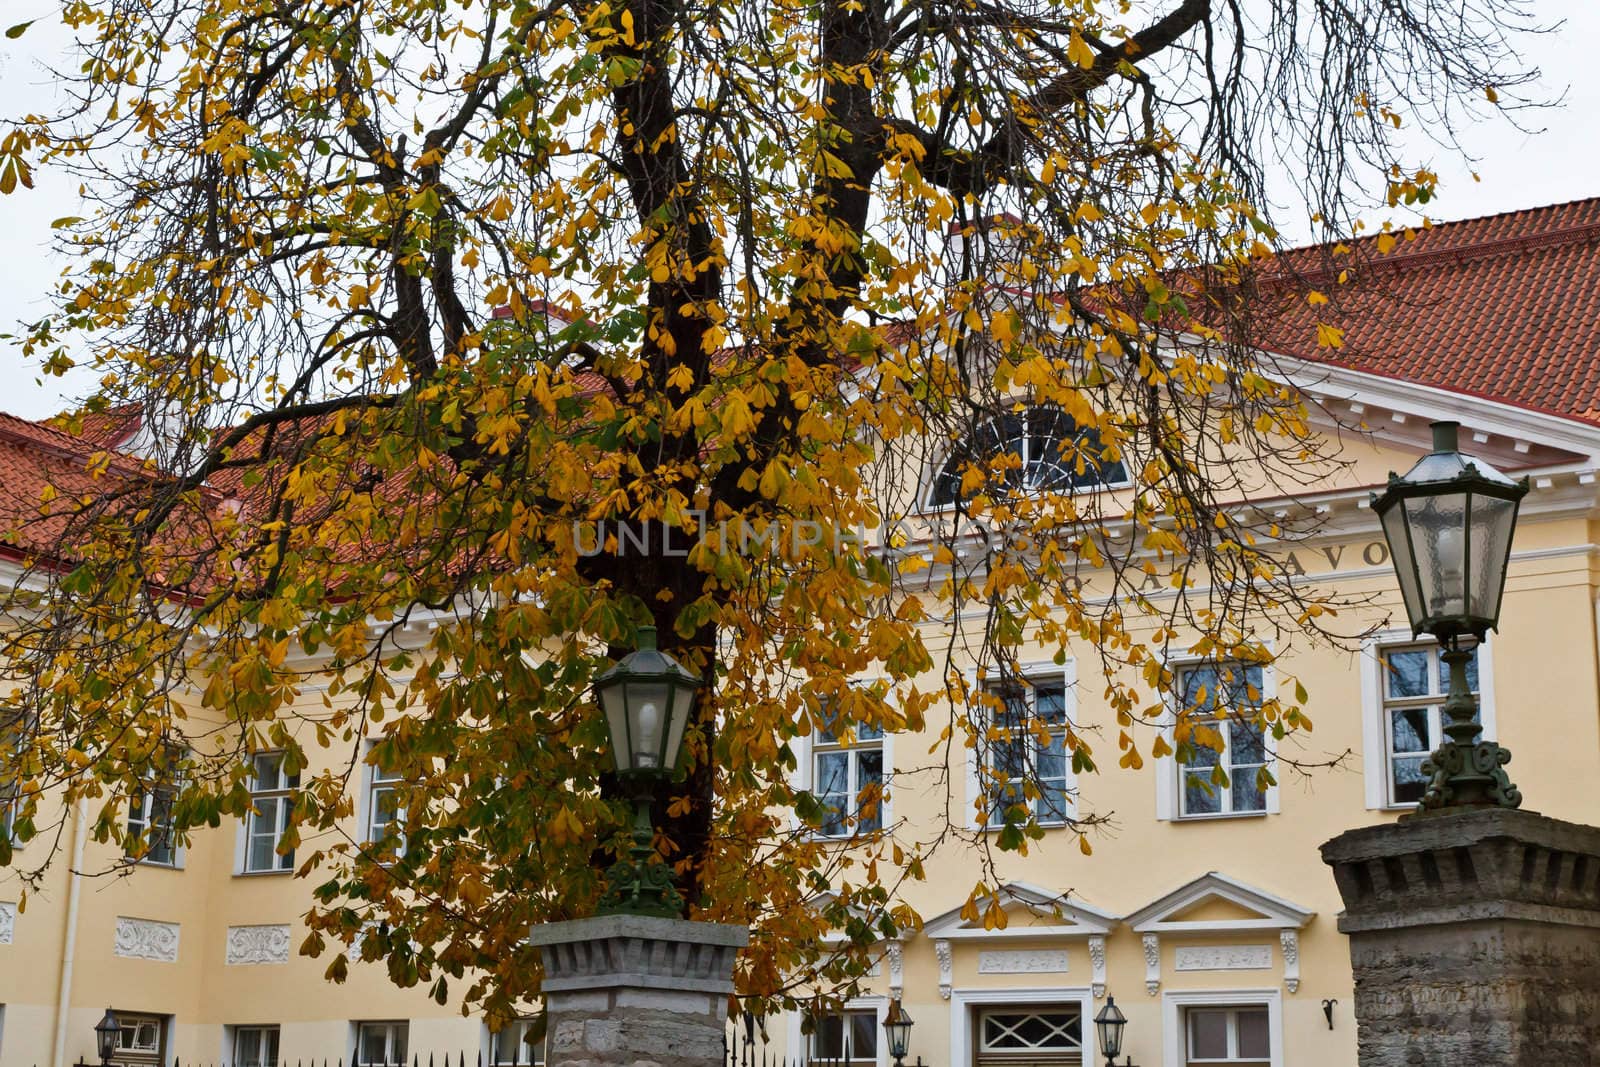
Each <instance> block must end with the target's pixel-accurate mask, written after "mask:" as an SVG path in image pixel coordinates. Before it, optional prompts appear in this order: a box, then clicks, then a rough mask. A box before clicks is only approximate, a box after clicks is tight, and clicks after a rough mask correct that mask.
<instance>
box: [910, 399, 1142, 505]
mask: <svg viewBox="0 0 1600 1067" xmlns="http://www.w3.org/2000/svg"><path fill="white" fill-rule="evenodd" d="M1103 447H1104V446H1103V445H1102V444H1101V443H1100V434H1099V433H1098V432H1096V431H1095V430H1084V429H1080V428H1079V426H1078V424H1077V423H1076V422H1074V421H1073V420H1072V417H1071V416H1070V415H1068V414H1067V413H1066V412H1064V411H1062V410H1061V409H1060V408H1056V407H1048V406H1039V407H1031V408H1028V409H1027V410H1025V411H1018V412H1010V413H1007V414H1004V415H997V416H995V417H994V418H992V419H990V420H989V421H987V422H985V423H984V424H983V425H982V426H980V427H979V429H978V432H977V434H976V436H975V437H974V439H973V440H972V441H969V442H968V443H967V444H965V445H963V446H960V447H958V448H956V449H955V450H954V451H953V452H951V454H950V458H949V459H947V460H945V462H944V466H943V467H942V468H941V469H940V471H939V475H938V477H937V478H935V479H934V483H933V492H932V493H931V494H930V496H929V498H928V503H929V505H930V506H932V507H940V506H943V505H946V504H954V503H955V502H956V501H957V500H958V499H960V497H961V476H962V473H963V472H964V471H965V469H966V468H967V467H968V466H969V465H971V464H973V463H975V462H976V463H979V464H986V463H989V462H990V461H992V460H993V459H994V458H995V457H997V456H1004V455H1014V456H1017V457H1018V458H1019V459H1020V460H1021V464H1020V465H1019V466H1016V467H1013V468H1012V469H1010V470H1008V471H1006V474H1005V485H1006V490H1007V491H1008V492H1012V493H1032V492H1052V491H1055V492H1060V491H1064V490H1070V489H1090V488H1097V487H1103V486H1109V485H1121V484H1123V483H1125V482H1127V480H1128V472H1127V469H1126V468H1125V467H1124V466H1123V465H1122V461H1121V460H1116V459H1113V460H1108V459H1105V458H1103V457H1102V455H1101V452H1102V451H1103ZM1080 464H1081V469H1080ZM996 488H997V487H995V486H994V484H993V483H992V482H991V483H990V488H989V491H990V492H991V493H992V492H994V491H995V490H996Z"/></svg>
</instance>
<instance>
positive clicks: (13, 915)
mask: <svg viewBox="0 0 1600 1067" xmlns="http://www.w3.org/2000/svg"><path fill="white" fill-rule="evenodd" d="M16 932H17V906H16V905H15V904H8V903H6V902H5V901H3V900H0V945H9V944H11V938H12V937H13V936H14V935H15V934H16Z"/></svg>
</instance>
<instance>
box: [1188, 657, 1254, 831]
mask: <svg viewBox="0 0 1600 1067" xmlns="http://www.w3.org/2000/svg"><path fill="white" fill-rule="evenodd" d="M1177 684H1178V699H1179V701H1180V702H1181V704H1182V706H1183V707H1184V708H1185V709H1195V710H1194V711H1193V712H1191V714H1192V715H1193V717H1192V718H1191V719H1190V720H1189V721H1190V722H1191V723H1192V724H1194V725H1196V726H1199V727H1201V728H1203V729H1209V730H1212V731H1215V733H1216V734H1217V735H1218V737H1220V739H1221V741H1222V751H1220V752H1218V751H1217V750H1216V749H1215V748H1213V747H1211V746H1210V745H1209V744H1206V743H1204V742H1205V740H1209V739H1202V738H1198V737H1196V736H1195V735H1194V734H1191V735H1190V740H1189V744H1188V746H1187V751H1186V752H1185V753H1184V759H1183V762H1181V763H1180V764H1179V765H1178V774H1179V779H1178V802H1179V814H1180V815H1181V816H1185V817H1200V816H1207V815H1248V814H1260V813H1264V812H1266V811H1267V810H1268V800H1269V794H1270V790H1271V787H1269V786H1267V785H1265V784H1264V783H1263V782H1262V781H1261V776H1260V775H1261V771H1262V769H1263V768H1266V767H1268V765H1269V764H1271V762H1272V753H1271V751H1270V749H1269V746H1268V740H1267V736H1266V731H1265V730H1264V729H1263V727H1262V725H1261V723H1259V722H1255V721H1246V720H1245V719H1243V718H1240V717H1239V716H1248V715H1250V714H1251V712H1252V710H1253V709H1256V708H1259V707H1260V706H1261V700H1262V685H1263V672H1262V669H1261V667H1260V666H1257V665H1254V664H1251V665H1248V666H1247V665H1245V664H1242V663H1226V664H1222V665H1221V666H1213V665H1209V664H1207V665H1199V666H1193V667H1185V668H1182V669H1180V670H1179V671H1178V679H1177ZM1224 710H1227V711H1228V712H1229V713H1228V714H1227V715H1226V716H1224V714H1223V712H1224Z"/></svg>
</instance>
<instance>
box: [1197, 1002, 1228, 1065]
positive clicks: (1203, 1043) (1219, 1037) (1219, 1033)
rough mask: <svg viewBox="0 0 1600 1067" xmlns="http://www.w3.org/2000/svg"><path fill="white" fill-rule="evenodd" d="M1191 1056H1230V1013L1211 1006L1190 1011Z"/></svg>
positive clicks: (1210, 1057)
mask: <svg viewBox="0 0 1600 1067" xmlns="http://www.w3.org/2000/svg"><path fill="white" fill-rule="evenodd" d="M1189 1058H1190V1059H1196V1060H1225V1059H1227V1058H1228V1013H1227V1012H1225V1011H1217V1010H1214V1009H1210V1008H1192V1009H1190V1011H1189Z"/></svg>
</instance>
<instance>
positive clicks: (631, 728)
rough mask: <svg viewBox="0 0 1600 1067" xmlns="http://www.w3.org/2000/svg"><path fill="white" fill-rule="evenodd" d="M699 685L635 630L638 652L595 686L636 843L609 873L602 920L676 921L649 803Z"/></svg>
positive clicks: (652, 632) (672, 759)
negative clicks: (629, 796) (629, 802)
mask: <svg viewBox="0 0 1600 1067" xmlns="http://www.w3.org/2000/svg"><path fill="white" fill-rule="evenodd" d="M699 687H700V679H699V678H698V677H697V676H696V675H694V674H691V673H690V672H689V671H687V670H685V669H684V667H683V665H682V664H680V663H679V662H678V661H677V660H675V659H673V658H672V657H671V656H669V655H667V654H666V653H665V652H661V651H659V650H658V649H657V648H656V628H655V627H654V626H641V627H639V648H638V650H637V651H635V652H631V653H629V654H628V655H627V656H624V657H623V658H622V661H621V662H620V663H618V664H617V665H616V666H615V667H612V668H611V669H610V670H608V671H606V672H605V673H603V674H601V675H600V677H598V678H596V679H595V681H594V691H595V697H596V698H597V699H598V700H599V701H600V708H601V710H602V711H604V712H605V716H606V729H607V731H608V732H609V733H610V735H611V755H612V758H613V759H614V760H615V761H616V767H617V776H618V777H619V778H620V779H621V780H622V781H623V783H624V784H625V785H628V786H630V787H631V788H632V789H633V844H632V846H631V847H630V848H629V849H628V852H629V855H627V856H619V857H617V862H616V863H615V864H613V865H612V867H611V869H610V870H609V871H608V872H606V881H607V883H608V885H609V887H608V888H607V890H606V895H605V896H604V897H602V898H601V901H600V909H599V910H600V911H601V912H602V913H605V914H616V913H627V914H633V915H660V916H664V917H666V918H678V917H680V916H681V915H682V914H683V897H681V896H680V895H679V894H678V891H677V890H676V889H675V888H673V885H672V872H671V871H670V870H668V869H667V867H666V866H665V865H664V864H662V863H661V862H660V860H659V859H658V858H657V857H656V850H655V847H654V836H655V835H654V830H653V828H652V826H651V822H650V803H651V799H652V797H653V795H654V793H653V788H652V787H653V786H654V785H655V783H656V782H658V781H660V780H662V779H664V778H668V777H670V776H671V775H672V770H673V768H674V767H675V766H676V765H677V763H678V750H679V749H680V748H681V747H682V745H683V729H684V726H685V725H687V723H688V721H689V710H690V708H692V707H693V706H694V695H695V691H696V690H697V689H699Z"/></svg>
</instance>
